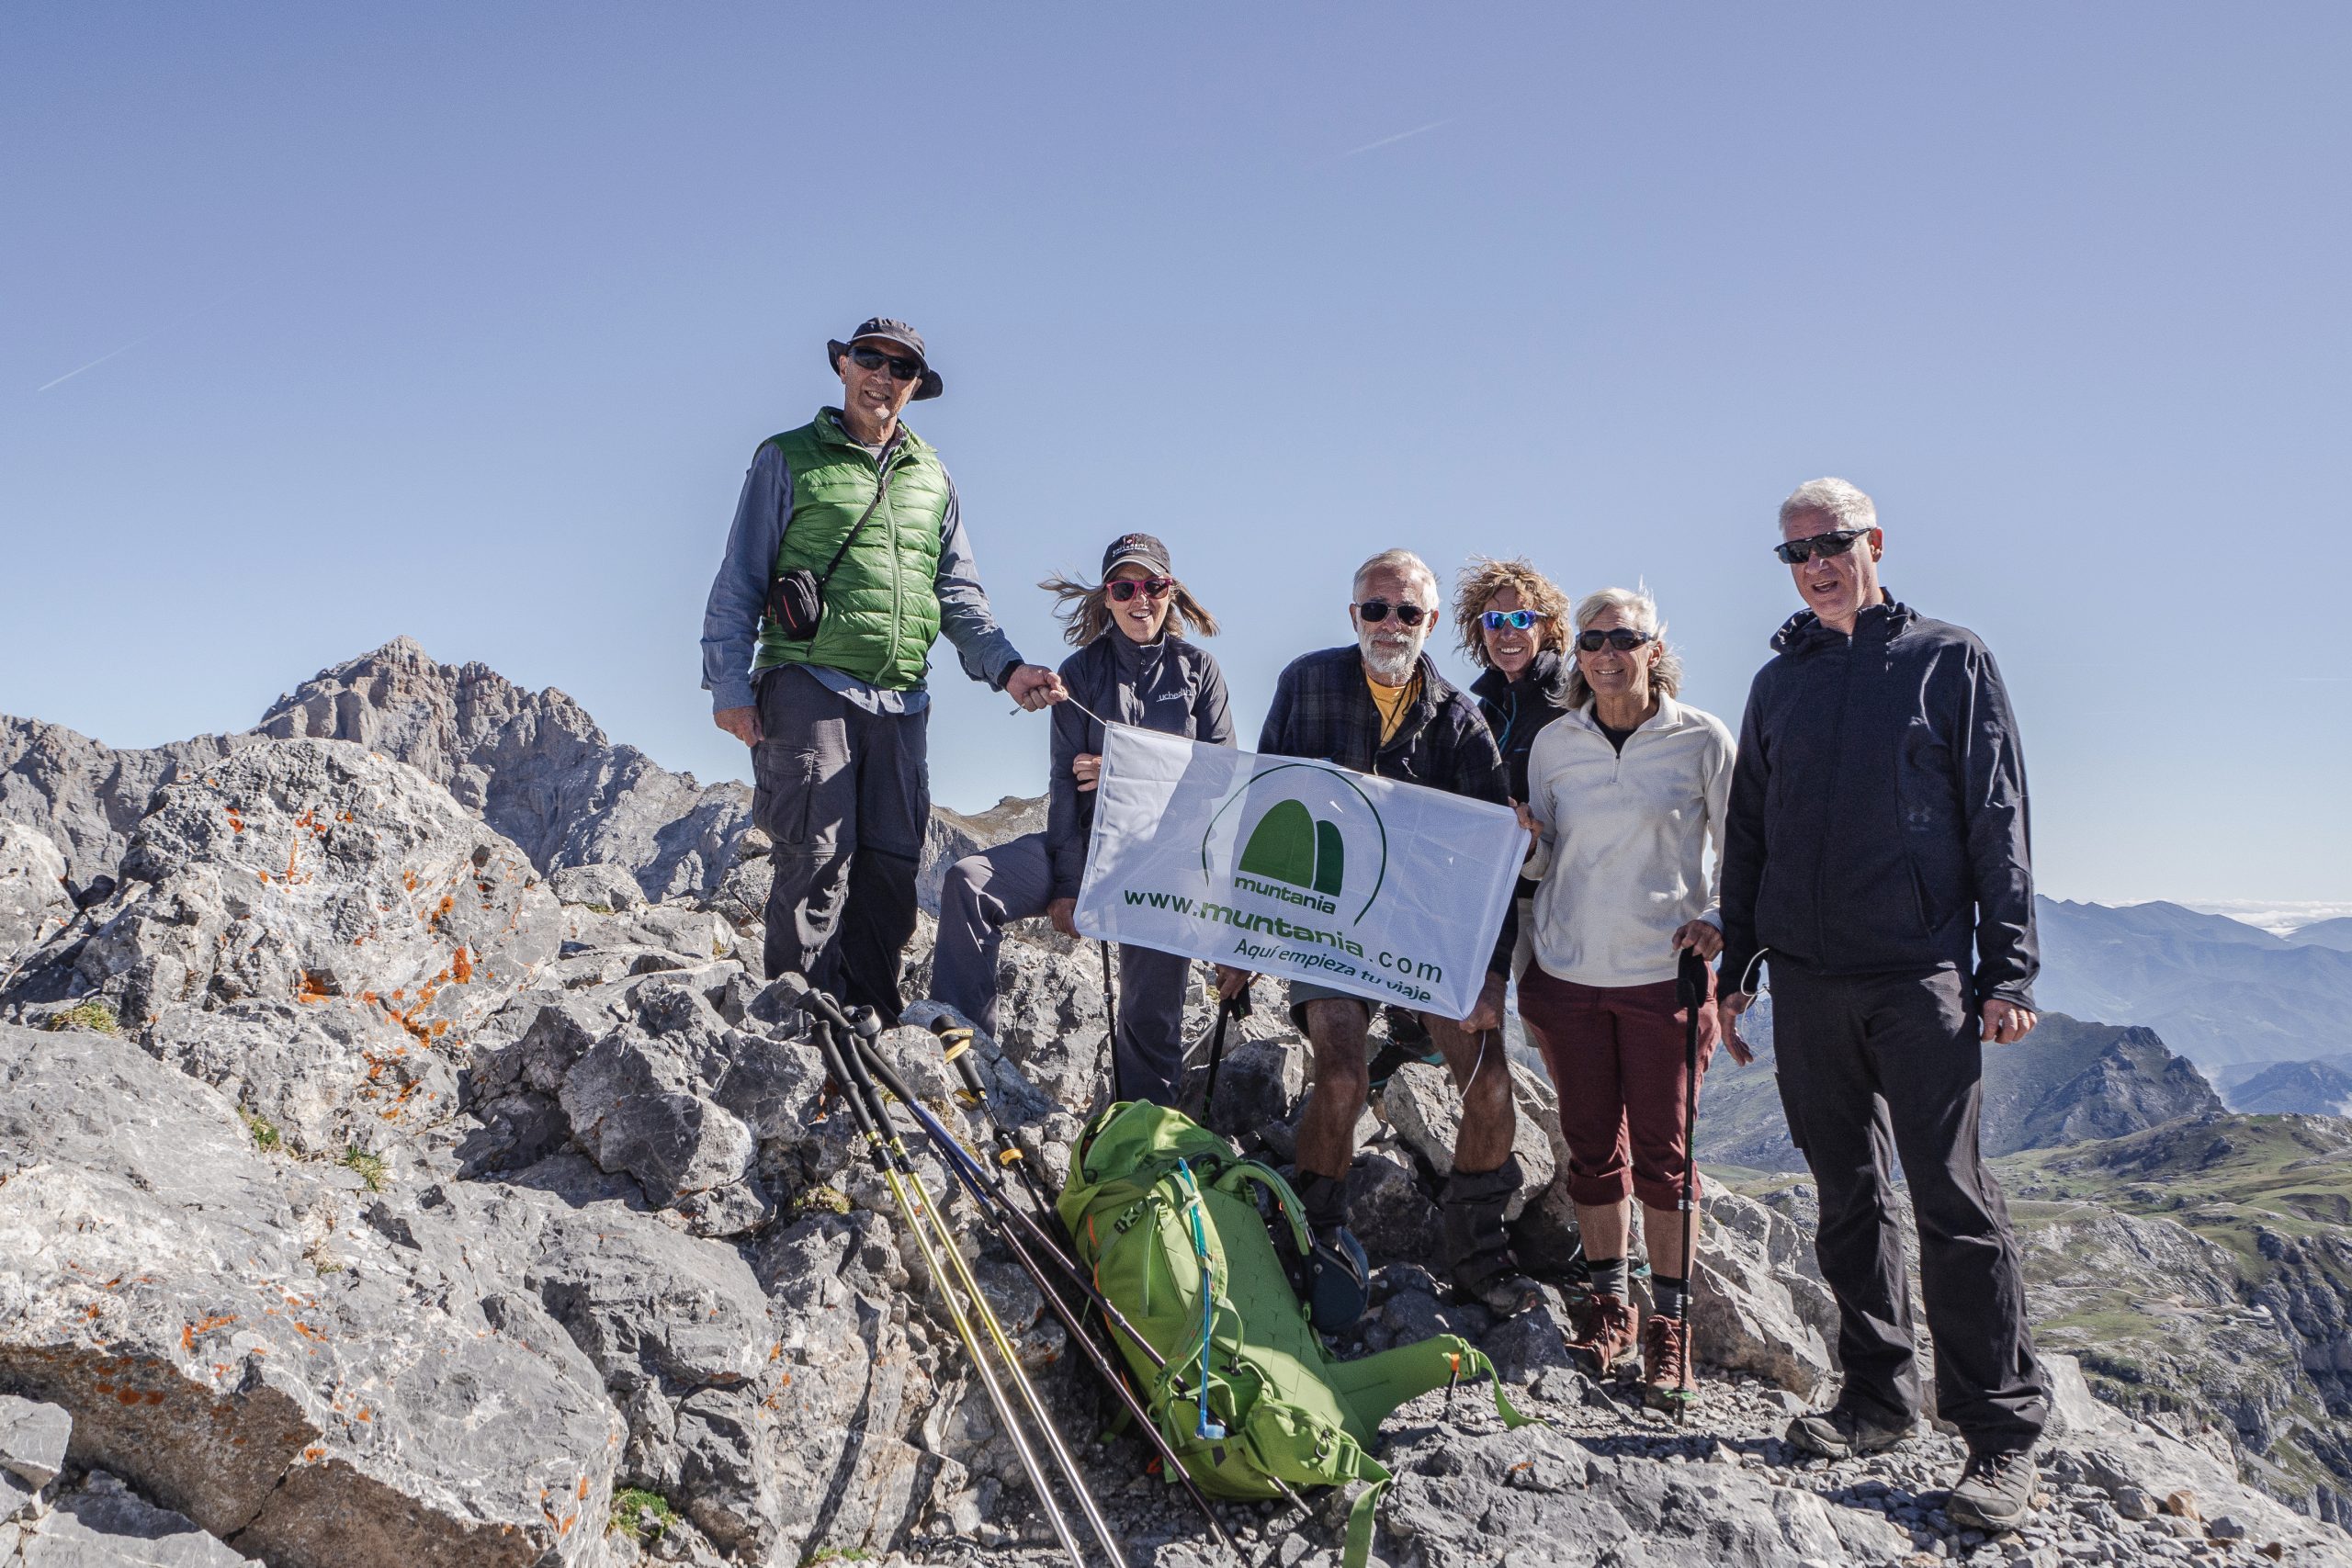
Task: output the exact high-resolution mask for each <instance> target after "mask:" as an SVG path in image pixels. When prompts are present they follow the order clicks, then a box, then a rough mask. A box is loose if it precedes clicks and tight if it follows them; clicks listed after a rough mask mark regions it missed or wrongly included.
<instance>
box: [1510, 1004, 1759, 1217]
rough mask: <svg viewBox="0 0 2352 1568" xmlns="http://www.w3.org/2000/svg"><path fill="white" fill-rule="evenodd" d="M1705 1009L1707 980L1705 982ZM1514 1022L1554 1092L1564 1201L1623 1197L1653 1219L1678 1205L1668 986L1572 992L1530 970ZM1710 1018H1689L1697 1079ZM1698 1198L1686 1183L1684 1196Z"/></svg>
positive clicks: (1710, 1049)
mask: <svg viewBox="0 0 2352 1568" xmlns="http://www.w3.org/2000/svg"><path fill="white" fill-rule="evenodd" d="M1707 986H1708V990H1707V996H1708V1000H1709V1001H1711V1002H1712V1001H1713V999H1714V980H1713V976H1712V975H1711V976H1709V978H1708V982H1707ZM1519 1012H1520V1017H1521V1020H1522V1021H1524V1022H1525V1023H1526V1025H1527V1032H1528V1034H1529V1035H1530V1036H1531V1037H1532V1039H1533V1040H1534V1042H1535V1043H1536V1044H1537V1046H1538V1047H1540V1048H1541V1049H1542V1051H1543V1053H1544V1066H1546V1067H1547V1068H1549V1069H1550V1070H1551V1074H1552V1082H1553V1085H1554V1086H1555V1088H1556V1089H1558V1090H1559V1092H1560V1134H1561V1136H1562V1137H1564V1138H1566V1140H1567V1145H1568V1156H1569V1158H1568V1196H1569V1198H1570V1199H1571V1200H1573V1201H1576V1202H1578V1203H1582V1204H1584V1205H1585V1206H1586V1207H1587V1208H1593V1209H1600V1208H1607V1207H1608V1206H1609V1205H1611V1204H1612V1203H1620V1202H1623V1201H1624V1200H1625V1197H1626V1195H1627V1194H1628V1193H1631V1194H1633V1195H1634V1196H1637V1197H1639V1198H1640V1199H1641V1201H1642V1202H1643V1203H1644V1204H1645V1205H1646V1206H1648V1207H1650V1208H1653V1209H1673V1208H1676V1207H1679V1205H1680V1203H1681V1201H1682V1177H1683V1171H1684V1168H1685V1167H1686V1164H1687V1163H1688V1156H1687V1155H1686V1153H1685V1151H1684V1148H1683V1140H1682V1133H1683V1125H1682V1119H1683V1112H1684V1107H1683V1103H1682V1100H1683V1063H1684V1060H1685V1058H1686V1056H1687V1055H1688V1051H1689V1044H1688V1042H1687V1040H1686V1039H1685V1035H1684V1031H1685V1027H1686V1024H1687V1021H1688V1015H1687V1014H1686V1013H1685V1011H1684V1010H1683V1009H1682V1008H1681V1007H1680V1006H1679V1005H1678V1004H1677V1002H1676V999H1675V994H1674V982H1673V981H1671V980H1661V981H1659V982H1657V984H1656V985H1650V986H1579V985H1577V983H1576V982H1575V981H1573V980H1562V979H1559V978H1556V977H1555V976H1552V975H1549V974H1546V973H1545V972H1544V966H1543V965H1542V964H1530V965H1529V966H1528V970H1527V973H1526V974H1525V975H1523V976H1521V977H1520V982H1519ZM1715 1028H1716V1025H1715V1015H1714V1009H1713V1008H1712V1007H1704V1008H1702V1009H1700V1010H1699V1073H1700V1077H1702V1079H1703V1078H1704V1077H1705V1076H1706V1071H1707V1059H1708V1058H1709V1057H1710V1056H1712V1055H1714V1050H1715ZM1691 1190H1692V1192H1693V1194H1694V1195H1695V1194H1696V1193H1697V1191H1698V1190H1699V1188H1698V1186H1697V1184H1696V1180H1695V1173H1694V1179H1693V1185H1692V1189H1691Z"/></svg>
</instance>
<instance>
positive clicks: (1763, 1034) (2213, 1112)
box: [1699, 997, 2224, 1170]
mask: <svg viewBox="0 0 2352 1568" xmlns="http://www.w3.org/2000/svg"><path fill="white" fill-rule="evenodd" d="M1758 1011H1759V1013H1760V1016H1755V1017H1753V1019H1752V1021H1751V1022H1749V1023H1748V1024H1747V1025H1746V1026H1744V1027H1743V1029H1742V1031H1741V1032H1742V1034H1743V1036H1744V1037H1745V1038H1746V1039H1747V1040H1748V1041H1749V1043H1752V1044H1753V1045H1755V1047H1756V1050H1757V1058H1756V1061H1755V1062H1754V1063H1752V1064H1751V1065H1749V1066H1746V1067H1740V1066H1734V1065H1733V1064H1732V1062H1731V1060H1730V1058H1729V1057H1727V1056H1722V1055H1718V1056H1717V1057H1716V1058H1715V1061H1714V1064H1713V1066H1710V1067H1709V1068H1708V1070H1707V1083H1706V1092H1705V1094H1704V1096H1703V1097H1702V1100H1701V1101H1700V1109H1699V1153H1700V1156H1701V1157H1702V1158H1703V1159H1707V1160H1717V1161H1721V1162H1723V1163H1724V1164H1726V1165H1736V1166H1745V1167H1747V1168H1751V1169H1757V1170H1799V1169H1802V1168H1804V1156H1801V1155H1799V1154H1798V1153H1797V1151H1796V1149H1795V1147H1794V1146H1793V1145H1791V1143H1790V1142H1789V1133H1788V1124H1787V1122H1786V1119H1785V1118H1784V1117H1783V1115H1782V1113H1781V1095H1780V1089H1779V1085H1778V1083H1777V1081H1776V1080H1775V1078H1774V1077H1773V1072H1772V1054H1771V1047H1770V1039H1771V1024H1770V997H1767V998H1765V999H1764V1000H1763V1001H1761V1002H1759V1003H1758ZM2223 1110H2224V1107H2223V1105H2222V1099H2221V1096H2219V1095H2218V1094H2216V1093H2215V1092H2214V1091H2213V1086H2212V1085H2211V1084H2210V1083H2208V1082H2207V1081H2206V1079H2205V1077H2204V1075H2203V1074H2201V1073H2199V1071H2198V1070H2197V1067H2196V1066H2195V1064H2193V1063H2191V1062H2189V1061H2188V1060H2186V1059H2185V1058H2183V1057H2180V1056H2177V1055H2174V1054H2173V1053H2172V1052H2171V1051H2168V1050H2166V1049H2165V1043H2164V1042H2163V1041H2162V1040H2160V1039H2158V1038H2157V1037H2156V1035H2155V1034H2154V1032H2153V1031H2150V1030H2146V1029H2132V1028H2119V1027H2117V1026H2116V1025H2113V1024H2106V1023H2085V1022H2082V1021H2079V1020H2076V1019H2072V1018H2068V1017H2067V1016H2066V1015H2065V1014H2064V1013H2045V1014H2043V1015H2042V1019H2041V1026H2040V1027H2039V1028H2037V1029H2036V1030H2035V1031H2034V1032H2032V1033H2031V1034H2030V1035H2028V1036H2027V1037H2026V1038H2025V1040H2024V1041H2023V1042H2021V1043H2018V1044H2017V1045H2013V1046H2003V1047H1991V1046H1988V1047H1986V1049H1985V1122H1984V1134H1983V1138H1984V1149H1985V1155H1986V1156H1988V1157H1991V1156H2000V1155H2007V1154H2014V1153H2016V1152H2018V1150H2020V1149H2045V1148H2058V1147H2062V1146H2064V1145H2068V1144H2077V1143H2083V1142H2086V1141H2088V1140H2091V1139H2097V1138H2117V1137H2122V1136H2125V1135H2127V1134H2132V1133H2137V1132H2141V1131H2143V1130H2144V1129H2146V1128H2149V1127H2154V1126H2157V1125H2159V1124H2161V1123H2163V1122H2172V1121H2177V1120H2179V1119H2180V1118H2183V1117H2196V1116H2217V1115H2220V1114H2221V1113H2222V1111H2223Z"/></svg>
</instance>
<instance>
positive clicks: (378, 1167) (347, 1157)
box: [335, 1144, 391, 1192]
mask: <svg viewBox="0 0 2352 1568" xmlns="http://www.w3.org/2000/svg"><path fill="white" fill-rule="evenodd" d="M335 1164H337V1165H339V1166H341V1167H343V1168H344V1169H345V1170H348V1171H352V1172H354V1173H356V1175H357V1176H358V1178H359V1179H360V1180H361V1181H362V1182H363V1183H365V1184H366V1186H367V1188H368V1191H370V1192H381V1191H382V1190H384V1182H385V1179H386V1178H387V1177H389V1176H390V1174H391V1172H390V1168H389V1167H387V1166H386V1165H385V1164H384V1156H381V1155H371V1154H369V1153H368V1151H367V1150H365V1149H363V1148H361V1147H360V1146H359V1145H356V1144H354V1145H352V1146H351V1147H349V1148H347V1149H345V1150H344V1151H343V1157H342V1158H341V1159H339V1160H337V1161H335Z"/></svg>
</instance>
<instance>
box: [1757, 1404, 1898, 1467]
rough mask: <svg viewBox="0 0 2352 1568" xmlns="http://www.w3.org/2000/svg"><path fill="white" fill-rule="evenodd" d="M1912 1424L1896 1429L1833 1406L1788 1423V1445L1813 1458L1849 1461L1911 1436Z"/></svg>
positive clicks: (1836, 1405)
mask: <svg viewBox="0 0 2352 1568" xmlns="http://www.w3.org/2000/svg"><path fill="white" fill-rule="evenodd" d="M1915 1425H1917V1423H1916V1422H1914V1421H1905V1423H1904V1424H1903V1425H1901V1426H1900V1427H1887V1426H1882V1425H1881V1424H1880V1423H1878V1422H1876V1421H1873V1420H1871V1418H1870V1417H1868V1416H1858V1415H1856V1414H1855V1413H1854V1411H1853V1409H1852V1407H1851V1406H1849V1405H1845V1404H1833V1405H1831V1406H1830V1407H1829V1408H1828V1409H1826V1410H1810V1411H1807V1412H1806V1413H1805V1414H1804V1415H1803V1416H1798V1417H1797V1418H1796V1419H1795V1420H1793V1421H1792V1422H1790V1423H1789V1430H1788V1440H1789V1446H1790V1447H1791V1448H1792V1449H1796V1450H1800V1451H1802V1452H1804V1453H1808V1454H1811V1455H1813V1457H1814V1458H1815V1459H1852V1458H1854V1457H1855V1456H1857V1455H1859V1454H1876V1453H1884V1452H1885V1451H1886V1450H1889V1449H1891V1448H1893V1447H1894V1445H1895V1444H1897V1443H1900V1442H1903V1441H1905V1439H1906V1438H1909V1437H1910V1436H1911V1429H1912V1427H1914V1426H1915Z"/></svg>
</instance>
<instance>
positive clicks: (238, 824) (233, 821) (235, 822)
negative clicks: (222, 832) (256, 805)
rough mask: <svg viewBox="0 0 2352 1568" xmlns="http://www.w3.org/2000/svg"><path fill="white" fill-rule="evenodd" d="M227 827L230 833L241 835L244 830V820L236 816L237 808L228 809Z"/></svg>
mask: <svg viewBox="0 0 2352 1568" xmlns="http://www.w3.org/2000/svg"><path fill="white" fill-rule="evenodd" d="M229 827H230V830H231V831H232V832H238V833H242V832H243V831H244V830H245V819H244V818H243V817H240V816H239V815H238V814H237V808H236V807H233V806H232V807H229Z"/></svg>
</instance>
